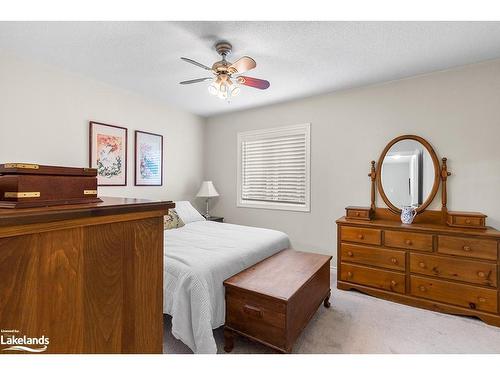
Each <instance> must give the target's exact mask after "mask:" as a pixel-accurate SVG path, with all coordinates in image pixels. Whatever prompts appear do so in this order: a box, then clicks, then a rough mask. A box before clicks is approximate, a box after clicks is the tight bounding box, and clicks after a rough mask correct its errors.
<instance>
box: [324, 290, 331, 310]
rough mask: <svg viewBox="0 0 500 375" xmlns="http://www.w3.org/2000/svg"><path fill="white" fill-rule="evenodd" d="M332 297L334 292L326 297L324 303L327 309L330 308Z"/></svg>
mask: <svg viewBox="0 0 500 375" xmlns="http://www.w3.org/2000/svg"><path fill="white" fill-rule="evenodd" d="M331 295H332V292H331V291H330V292H328V295H327V296H326V298H325V300H324V301H323V306H325V307H326V308H329V307H330V296H331Z"/></svg>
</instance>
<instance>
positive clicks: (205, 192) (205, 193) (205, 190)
mask: <svg viewBox="0 0 500 375" xmlns="http://www.w3.org/2000/svg"><path fill="white" fill-rule="evenodd" d="M196 196H197V197H200V198H206V199H207V200H206V202H207V212H205V215H204V216H205V218H209V217H210V213H209V212H208V201H209V200H210V198H212V197H218V196H219V193H217V190H215V186H214V184H213V183H212V181H203V182H202V183H201V187H200V190H199V191H198V194H196Z"/></svg>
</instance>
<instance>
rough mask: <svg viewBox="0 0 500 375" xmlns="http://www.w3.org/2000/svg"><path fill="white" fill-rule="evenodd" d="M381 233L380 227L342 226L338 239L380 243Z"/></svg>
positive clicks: (373, 243)
mask: <svg viewBox="0 0 500 375" xmlns="http://www.w3.org/2000/svg"><path fill="white" fill-rule="evenodd" d="M381 233H382V232H381V230H380V229H369V228H359V227H347V226H342V227H341V229H340V239H341V240H342V241H351V242H359V243H366V244H370V245H380V243H381V242H382V241H381V237H382V235H381Z"/></svg>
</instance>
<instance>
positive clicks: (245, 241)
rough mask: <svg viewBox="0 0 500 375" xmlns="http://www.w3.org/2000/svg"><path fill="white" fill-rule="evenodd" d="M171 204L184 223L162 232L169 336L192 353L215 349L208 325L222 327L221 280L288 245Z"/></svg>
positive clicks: (282, 238) (273, 234) (280, 236)
mask: <svg viewBox="0 0 500 375" xmlns="http://www.w3.org/2000/svg"><path fill="white" fill-rule="evenodd" d="M192 210H194V208H192V206H191V205H190V204H189V202H176V211H177V213H178V215H179V217H180V218H181V219H182V221H183V222H184V223H185V225H184V226H182V227H180V228H176V229H169V230H165V245H164V246H165V248H164V249H165V250H164V282H163V283H164V287H163V312H164V313H165V314H169V315H171V316H172V334H173V335H174V336H175V337H176V338H177V339H179V340H181V341H182V342H183V343H185V344H186V345H187V346H188V347H189V348H190V349H191V350H192V351H193V352H194V353H212V354H213V353H216V352H217V347H216V344H215V339H214V336H213V332H212V331H213V329H215V328H218V327H220V326H222V325H224V320H225V301H224V286H223V284H222V283H223V281H224V280H225V279H227V278H228V277H230V276H232V275H234V274H236V273H238V272H240V271H242V270H244V269H245V268H248V267H250V266H252V265H254V264H255V263H257V262H259V261H261V260H263V259H265V258H267V257H269V256H271V255H273V254H275V253H277V252H279V251H281V250H283V249H286V248H288V247H289V245H290V243H289V238H288V236H287V235H286V234H285V233H282V232H279V231H275V230H270V229H263V228H254V227H247V226H241V225H234V224H225V223H218V222H213V221H207V220H205V219H204V218H203V217H202V216H201V215H199V213H197V211H196V210H194V211H195V212H193V211H192Z"/></svg>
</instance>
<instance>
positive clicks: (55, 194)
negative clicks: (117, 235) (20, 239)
mask: <svg viewBox="0 0 500 375" xmlns="http://www.w3.org/2000/svg"><path fill="white" fill-rule="evenodd" d="M97 202H101V199H100V198H97V170H96V169H94V168H72V167H57V166H48V165H38V164H27V163H6V164H0V208H27V207H42V206H55V205H61V204H78V203H97Z"/></svg>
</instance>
